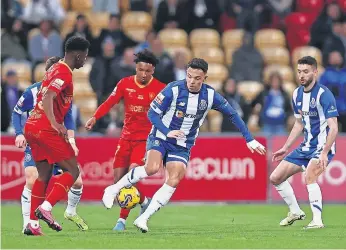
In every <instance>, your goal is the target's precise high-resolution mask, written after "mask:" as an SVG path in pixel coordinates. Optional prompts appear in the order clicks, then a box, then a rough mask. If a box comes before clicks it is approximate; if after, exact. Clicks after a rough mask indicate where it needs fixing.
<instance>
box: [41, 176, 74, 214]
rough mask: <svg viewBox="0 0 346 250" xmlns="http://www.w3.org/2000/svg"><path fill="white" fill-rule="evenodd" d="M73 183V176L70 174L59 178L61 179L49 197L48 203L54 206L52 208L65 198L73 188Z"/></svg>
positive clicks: (55, 184)
mask: <svg viewBox="0 0 346 250" xmlns="http://www.w3.org/2000/svg"><path fill="white" fill-rule="evenodd" d="M73 183H74V179H73V177H72V175H71V174H70V173H69V172H65V173H63V174H62V175H61V176H60V177H59V179H58V180H57V181H56V182H55V183H54V186H53V188H52V191H51V192H50V194H49V195H48V196H47V199H46V201H47V202H49V203H50V204H51V205H52V207H54V206H55V204H56V203H57V202H58V201H59V200H61V199H62V198H64V196H65V195H66V193H67V192H68V191H69V189H70V188H71V187H72V185H73ZM42 208H43V207H42Z"/></svg>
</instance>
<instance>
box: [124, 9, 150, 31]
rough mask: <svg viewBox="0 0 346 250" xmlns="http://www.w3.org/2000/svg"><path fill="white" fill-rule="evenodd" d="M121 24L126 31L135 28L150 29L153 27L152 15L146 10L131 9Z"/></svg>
mask: <svg viewBox="0 0 346 250" xmlns="http://www.w3.org/2000/svg"><path fill="white" fill-rule="evenodd" d="M121 25H122V28H123V30H124V31H127V30H133V29H138V30H140V29H143V30H146V31H148V30H150V29H151V28H152V17H151V15H150V14H149V13H147V12H144V11H129V12H127V13H125V14H124V15H123V16H122V18H121Z"/></svg>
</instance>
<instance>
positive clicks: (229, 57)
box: [225, 48, 236, 65]
mask: <svg viewBox="0 0 346 250" xmlns="http://www.w3.org/2000/svg"><path fill="white" fill-rule="evenodd" d="M234 51H236V49H233V48H226V49H225V58H226V64H227V65H231V64H232V61H233V52H234Z"/></svg>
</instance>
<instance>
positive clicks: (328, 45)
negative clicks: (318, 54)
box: [322, 19, 346, 67]
mask: <svg viewBox="0 0 346 250" xmlns="http://www.w3.org/2000/svg"><path fill="white" fill-rule="evenodd" d="M343 22H345V23H346V20H342V19H340V20H338V21H335V22H334V23H333V26H332V27H333V30H332V33H331V34H330V35H329V36H328V37H327V38H325V42H324V45H323V49H322V53H323V65H324V66H325V67H326V66H328V61H329V54H330V53H331V52H332V51H338V52H339V53H340V54H341V56H342V58H343V60H342V61H343V62H345V57H346V36H344V34H343V33H344V32H343Z"/></svg>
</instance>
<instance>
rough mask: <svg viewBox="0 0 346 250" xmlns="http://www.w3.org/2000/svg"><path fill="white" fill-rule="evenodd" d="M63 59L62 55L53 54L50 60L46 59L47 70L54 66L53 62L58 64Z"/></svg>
mask: <svg viewBox="0 0 346 250" xmlns="http://www.w3.org/2000/svg"><path fill="white" fill-rule="evenodd" d="M60 59H61V57H59V56H53V57H50V58H48V60H47V61H46V71H47V70H48V69H49V68H50V67H52V66H53V64H56V63H57V62H59V61H60Z"/></svg>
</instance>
